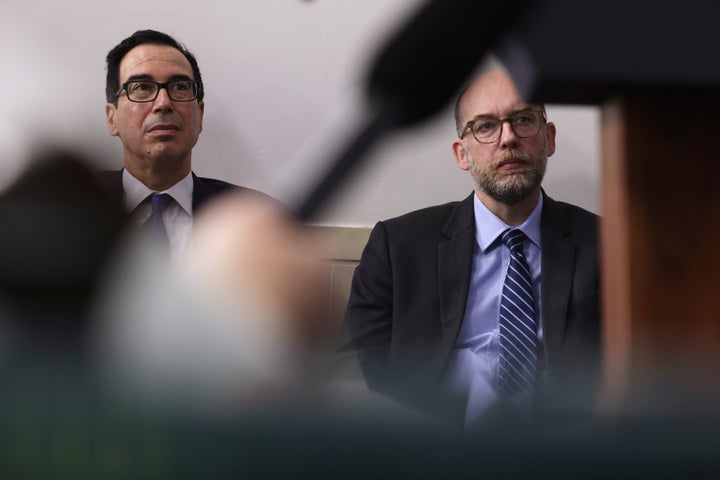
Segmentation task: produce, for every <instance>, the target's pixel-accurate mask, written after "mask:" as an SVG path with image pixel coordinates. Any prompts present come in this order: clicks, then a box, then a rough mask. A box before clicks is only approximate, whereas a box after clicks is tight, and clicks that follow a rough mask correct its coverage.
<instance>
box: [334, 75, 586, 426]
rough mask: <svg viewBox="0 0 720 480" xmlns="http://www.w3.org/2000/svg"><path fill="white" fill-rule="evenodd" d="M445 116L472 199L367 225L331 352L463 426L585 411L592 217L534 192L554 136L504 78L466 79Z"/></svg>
mask: <svg viewBox="0 0 720 480" xmlns="http://www.w3.org/2000/svg"><path fill="white" fill-rule="evenodd" d="M455 116H456V128H457V133H458V137H457V138H456V139H455V140H454V141H453V143H452V150H453V153H454V157H455V160H456V162H457V164H458V166H459V167H460V168H461V169H463V170H466V171H469V172H470V174H471V176H472V178H473V181H474V184H475V185H474V191H473V192H472V193H471V194H470V195H469V196H468V197H467V198H465V200H463V201H460V202H452V203H447V204H444V205H438V206H433V207H429V208H425V209H422V210H418V211H415V212H411V213H408V214H405V215H402V216H400V217H397V218H393V219H389V220H385V221H381V222H379V223H378V224H377V225H376V226H375V227H374V229H373V231H372V233H371V235H370V239H369V241H368V243H367V245H366V247H365V250H364V252H363V254H362V257H361V260H360V264H359V266H358V267H357V269H356V271H355V276H354V279H353V283H352V288H351V294H350V299H349V302H348V308H347V312H346V316H345V320H344V335H345V337H346V338H344V341H343V345H342V347H341V350H342V351H349V352H353V353H355V354H356V356H357V360H358V363H359V364H360V367H361V370H362V372H363V375H364V377H365V380H366V382H367V384H368V386H369V387H370V388H371V389H373V390H376V391H379V392H381V393H384V394H389V395H391V396H393V397H395V398H397V399H399V400H401V401H402V402H404V403H407V404H410V405H412V406H415V407H418V408H420V409H423V410H426V411H429V412H430V413H432V414H436V415H440V416H442V417H446V418H449V419H450V420H452V421H454V422H457V423H458V424H459V425H461V426H463V427H464V428H467V429H473V428H475V427H478V426H482V425H488V423H490V424H493V425H494V422H495V421H501V422H503V425H506V424H507V423H506V422H512V424H513V425H531V424H533V423H534V422H535V421H537V420H538V419H540V418H543V419H546V418H551V419H552V420H553V422H554V421H555V420H558V419H564V420H565V419H569V420H574V419H575V418H576V417H577V416H578V415H580V416H581V417H587V415H588V414H590V413H591V409H592V405H593V401H594V393H595V388H596V386H597V383H598V380H599V356H600V353H599V352H600V328H599V274H598V241H597V227H598V217H597V216H596V215H594V214H593V213H591V212H588V211H586V210H583V209H581V208H579V207H576V206H573V205H570V204H567V203H563V202H557V201H555V200H553V199H552V198H550V197H549V196H548V195H547V194H546V193H545V192H544V191H543V189H542V187H541V183H542V180H543V176H544V174H545V169H546V165H547V159H548V157H550V156H551V155H552V154H553V153H554V152H555V134H556V128H555V125H554V124H553V123H551V122H548V121H547V117H546V113H545V109H544V106H542V105H533V104H528V103H526V102H525V101H524V100H523V99H522V98H521V96H520V95H519V93H518V91H517V89H516V87H515V85H514V83H513V81H512V79H511V78H510V76H509V75H508V74H507V73H506V72H504V71H492V72H489V73H486V74H484V75H482V76H481V77H479V78H477V79H476V80H475V81H474V82H473V83H472V84H471V85H470V86H469V87H468V88H467V89H466V90H465V91H463V92H462V94H461V95H460V96H459V98H458V100H457V103H456V108H455ZM510 272H512V274H511V273H510ZM519 272H522V273H519ZM546 414H552V415H546ZM525 420H528V422H527V423H526V422H525ZM515 422H520V423H515Z"/></svg>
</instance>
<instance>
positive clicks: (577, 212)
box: [543, 196, 600, 241]
mask: <svg viewBox="0 0 720 480" xmlns="http://www.w3.org/2000/svg"><path fill="white" fill-rule="evenodd" d="M544 202H545V203H544V206H543V224H544V225H546V226H548V227H550V228H554V229H559V230H561V231H563V232H569V231H573V232H575V234H576V235H579V236H582V237H587V238H588V239H592V240H593V241H595V240H596V239H597V235H598V229H599V224H600V217H599V216H598V215H596V214H595V213H593V212H590V211H589V210H586V209H584V208H582V207H579V206H577V205H573V204H571V203H567V202H559V201H556V200H553V199H552V198H550V197H548V196H545V199H544Z"/></svg>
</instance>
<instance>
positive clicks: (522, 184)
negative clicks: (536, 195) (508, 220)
mask: <svg viewBox="0 0 720 480" xmlns="http://www.w3.org/2000/svg"><path fill="white" fill-rule="evenodd" d="M468 155H469V153H468ZM506 158H520V159H523V160H525V161H526V162H528V163H527V165H526V166H525V167H523V168H521V169H518V170H515V171H513V172H512V173H507V172H504V171H502V170H498V165H499V163H500V162H501V161H502V160H504V159H506ZM469 160H470V174H471V175H472V177H473V179H474V180H475V185H476V186H477V187H478V188H480V189H481V190H482V191H483V192H485V193H486V194H488V195H489V196H490V198H492V199H493V200H495V201H497V202H501V203H504V204H505V205H510V206H512V205H515V204H516V203H518V202H520V201H522V200H525V199H526V198H527V197H528V196H530V194H532V193H533V192H534V191H535V190H536V189H537V188H538V187H539V186H540V184H541V183H542V181H543V178H544V177H545V169H546V168H547V157H543V158H539V159H533V158H532V157H530V156H529V155H527V154H524V153H520V152H508V153H507V154H505V155H504V156H502V157H500V158H498V159H496V160H494V161H493V163H492V164H491V165H489V166H488V167H486V168H485V169H483V170H481V169H480V168H479V167H478V165H477V164H476V163H475V161H474V160H473V159H472V157H469Z"/></svg>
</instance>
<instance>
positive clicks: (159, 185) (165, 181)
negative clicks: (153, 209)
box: [125, 161, 190, 192]
mask: <svg viewBox="0 0 720 480" xmlns="http://www.w3.org/2000/svg"><path fill="white" fill-rule="evenodd" d="M157 163H159V162H157V161H155V162H152V163H148V164H145V165H140V166H138V165H137V164H130V163H129V162H127V161H126V162H125V168H126V169H127V170H128V171H129V172H130V173H131V174H132V175H133V176H134V177H135V178H137V179H138V180H140V181H141V182H142V183H143V184H145V186H147V187H148V188H149V189H151V190H155V191H156V192H162V191H164V190H167V189H168V188H170V187H172V186H173V185H175V184H176V183H178V182H179V181H180V180H182V179H183V178H185V177H186V176H187V175H188V173H190V162H189V161H187V162H183V163H182V164H180V166H179V167H174V168H169V167H165V166H158V165H157ZM168 163H174V162H168Z"/></svg>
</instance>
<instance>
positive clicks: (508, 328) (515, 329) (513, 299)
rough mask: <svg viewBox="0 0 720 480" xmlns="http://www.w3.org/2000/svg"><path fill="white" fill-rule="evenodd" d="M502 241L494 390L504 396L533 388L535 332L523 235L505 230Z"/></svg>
mask: <svg viewBox="0 0 720 480" xmlns="http://www.w3.org/2000/svg"><path fill="white" fill-rule="evenodd" d="M501 238H502V241H503V243H504V244H505V246H506V247H508V248H509V249H510V264H509V265H508V270H507V275H506V277H505V284H504V285H503V290H502V297H501V298H500V318H499V326H500V371H499V378H498V388H499V390H500V392H501V393H503V394H504V395H506V396H511V395H514V394H515V393H519V392H522V393H528V392H532V391H533V390H534V389H535V379H536V372H537V333H536V332H537V330H536V319H535V295H534V293H533V286H532V274H531V272H530V266H529V265H528V262H527V260H526V259H525V255H524V254H523V243H524V241H525V238H527V237H525V234H524V233H523V232H521V231H520V230H518V229H515V228H509V229H507V230H505V231H504V232H503V233H502V237H501Z"/></svg>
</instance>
